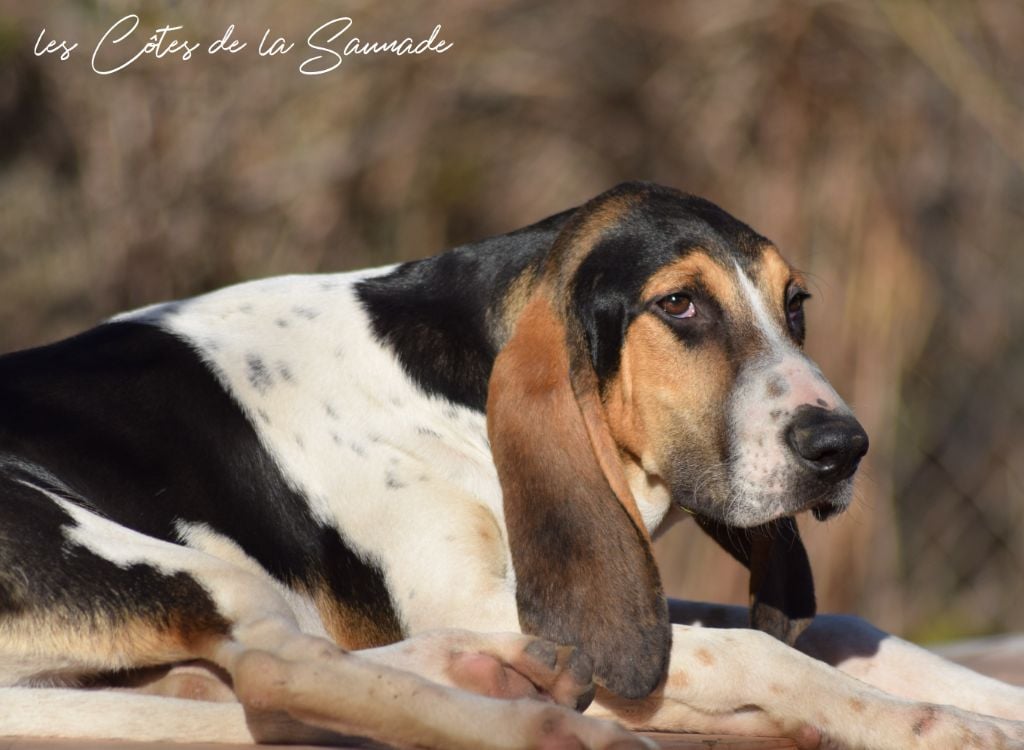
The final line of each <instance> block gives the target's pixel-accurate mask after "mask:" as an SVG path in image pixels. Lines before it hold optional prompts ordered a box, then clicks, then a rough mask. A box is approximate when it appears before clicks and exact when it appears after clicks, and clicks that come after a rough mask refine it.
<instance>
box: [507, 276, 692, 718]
mask: <svg viewBox="0 0 1024 750" xmlns="http://www.w3.org/2000/svg"><path fill="white" fill-rule="evenodd" d="M574 346H575V347H580V346H583V344H582V337H580V341H578V342H575V343H570V342H569V337H568V336H567V331H566V326H565V324H564V322H563V320H562V318H561V317H560V316H559V314H558V313H557V312H556V308H555V306H554V304H553V302H552V300H551V299H550V298H549V296H548V295H547V294H546V293H545V292H544V290H543V289H541V290H540V291H538V292H536V293H534V295H533V297H532V298H531V300H530V301H529V302H528V303H527V305H526V306H525V308H524V309H523V312H522V313H521V315H520V317H519V320H518V322H517V324H516V327H515V330H514V331H513V334H512V336H511V337H510V339H509V341H508V343H507V344H506V345H505V347H504V348H503V349H502V350H501V352H500V353H499V355H498V357H497V360H496V361H495V364H494V370H493V372H492V375H491V380H490V387H489V393H488V400H487V427H488V433H489V436H490V440H491V445H492V450H493V455H494V461H495V465H496V466H497V469H498V476H499V478H500V480H501V486H502V492H503V496H504V507H505V521H506V524H507V527H508V534H509V546H510V547H511V551H512V561H513V564H514V566H515V573H516V603H517V605H518V609H519V621H520V625H521V627H522V629H523V631H524V632H527V633H533V634H536V635H541V636H543V637H545V638H547V639H549V640H552V641H554V642H556V643H561V644H566V645H574V646H576V647H578V648H580V649H581V650H582V651H583V652H584V653H585V654H587V655H588V656H589V657H590V658H591V659H592V660H593V662H594V673H595V678H596V680H597V682H598V683H599V684H602V685H604V686H605V687H607V688H608V689H609V690H611V691H612V692H613V693H615V694H617V695H620V696H623V697H626V698H640V697H643V696H646V695H647V694H649V693H650V692H651V691H652V690H653V689H654V688H655V687H656V686H657V685H658V683H659V682H660V681H661V679H662V678H663V677H664V675H665V672H666V670H667V667H668V656H669V649H670V646H671V638H672V635H671V628H670V626H669V622H668V610H667V605H666V602H665V598H664V596H663V594H662V590H661V581H660V579H659V577H658V571H657V568H656V567H655V564H654V558H653V556H652V554H651V548H650V539H649V537H648V535H647V532H646V530H645V529H644V527H643V525H642V522H641V521H640V516H639V512H638V511H637V508H636V503H635V501H634V500H633V498H632V495H631V494H630V493H629V488H628V485H627V484H626V480H625V477H624V475H623V474H622V467H621V463H620V461H619V458H618V454H617V450H616V449H615V444H614V442H613V440H612V437H611V434H610V432H609V431H608V427H607V424H606V422H605V419H604V413H603V407H602V405H601V402H600V398H599V396H598V394H597V390H596V376H595V375H594V373H593V370H592V369H591V368H590V365H589V359H587V358H585V357H580V356H578V355H579V353H578V352H577V353H573V352H571V351H570V349H572V348H573V347H574ZM570 363H573V364H570ZM577 363H579V364H577ZM573 369H575V372H571V370H573Z"/></svg>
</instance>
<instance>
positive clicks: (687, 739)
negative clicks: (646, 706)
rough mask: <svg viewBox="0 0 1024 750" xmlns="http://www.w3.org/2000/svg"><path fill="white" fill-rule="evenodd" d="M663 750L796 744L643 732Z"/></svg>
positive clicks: (792, 748)
mask: <svg viewBox="0 0 1024 750" xmlns="http://www.w3.org/2000/svg"><path fill="white" fill-rule="evenodd" d="M643 735H644V736H645V737H650V738H651V739H652V740H654V741H655V742H657V743H658V746H659V747H661V748H663V750H797V747H796V743H795V742H793V741H792V740H787V739H784V738H781V737H736V736H725V735H722V734H715V735H711V734H677V733H674V732H643Z"/></svg>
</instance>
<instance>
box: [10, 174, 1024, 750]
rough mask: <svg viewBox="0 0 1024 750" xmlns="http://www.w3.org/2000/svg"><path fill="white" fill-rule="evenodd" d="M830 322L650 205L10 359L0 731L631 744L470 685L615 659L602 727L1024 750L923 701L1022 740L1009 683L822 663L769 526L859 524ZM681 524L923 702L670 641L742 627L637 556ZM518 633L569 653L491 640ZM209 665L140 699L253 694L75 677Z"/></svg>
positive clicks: (775, 272) (759, 268)
mask: <svg viewBox="0 0 1024 750" xmlns="http://www.w3.org/2000/svg"><path fill="white" fill-rule="evenodd" d="M805 296H807V295H806V293H805V292H804V291H803V288H802V285H801V281H800V277H799V275H798V274H795V273H794V272H793V271H792V270H791V269H790V268H789V267H788V266H787V265H786V264H785V262H784V261H782V259H781V257H780V256H778V254H777V252H776V251H775V250H774V248H772V247H771V245H770V244H769V243H767V241H765V240H764V239H763V238H761V237H759V236H758V235H756V234H755V233H753V232H752V231H751V230H749V228H747V227H745V226H744V225H742V224H740V223H739V222H737V221H736V220H735V219H732V218H731V217H729V216H728V215H727V214H725V213H724V212H722V211H720V210H719V209H717V208H715V207H714V206H712V205H711V204H708V203H706V202H704V201H701V200H699V199H695V198H692V197H689V196H683V195H681V194H679V193H676V192H674V191H669V190H666V189H663V188H657V187H655V186H649V185H626V186H621V187H620V188H617V189H616V190H614V191H611V192H609V193H606V194H604V195H603V196H599V198H597V199H595V200H594V201H592V202H591V203H589V204H587V205H586V206H584V207H581V208H580V209H576V210H573V211H567V212H564V213H562V214H559V215H557V216H554V217H551V218H550V219H547V220H545V221H543V222H540V223H539V224H537V225H534V226H532V227H529V228H527V229H524V230H520V231H519V232H515V233H512V234H510V235H506V236H504V237H500V238H495V239H493V240H487V241H484V242H481V243H478V244H477V245H471V246H467V247H464V248H459V249H457V250H454V251H451V252H450V253H448V254H445V255H442V256H438V257H436V258H433V259H428V260H426V261H421V262H417V263H412V264H406V265H403V266H398V267H392V268H384V269H376V270H373V271H367V272H359V273H350V274H339V275H329V276H296V277H285V278H279V279H269V280H265V281H259V282H252V283H248V284H243V285H240V286H236V287H232V288H229V289H225V290H221V291H218V292H214V293H211V294H208V295H205V296H202V297H198V298H195V299H192V300H186V301H183V302H177V303H170V304H166V305H158V306H154V307H151V308H146V309H144V310H141V311H137V312H135V313H129V314H126V315H124V316H120V317H119V318H116V319H114V320H113V321H111V322H109V323H107V324H104V325H103V326H100V327H99V328H97V329H94V330H92V331H90V332H87V333H85V334H82V335H81V336H78V337H75V338H73V339H69V340H67V341H64V342H60V343H58V344H54V345H52V346H49V347H43V348H41V349H36V350H29V351H26V352H20V353H15V354H11V355H7V356H6V357H5V358H3V359H2V360H0V685H7V686H10V687H7V688H3V689H0V736H3V735H5V734H22V735H34V736H40V735H53V734H58V735H61V736H93V737H109V736H117V737H129V738H130V737H136V738H142V739H146V738H157V737H163V738H171V739H179V740H183V739H196V740H204V739H205V740H214V741H216V740H224V741H245V740H249V739H252V738H254V737H255V738H256V739H262V740H269V739H281V738H284V739H290V740H295V739H301V738H303V737H306V736H307V735H306V734H304V732H306V730H307V729H308V728H309V727H310V726H313V727H318V728H319V729H321V730H326V731H327V732H340V733H351V734H356V735H359V736H369V737H373V738H376V739H380V740H384V741H387V742H392V743H396V744H417V745H422V746H432V747H467V748H469V747H498V746H503V747H504V746H508V747H519V746H535V745H545V744H550V745H552V746H553V745H556V744H558V743H559V742H563V741H565V740H566V739H567V738H569V737H575V738H577V739H578V740H580V741H582V742H583V743H584V744H586V745H588V746H595V747H603V746H608V745H610V744H612V743H615V742H619V741H623V742H630V741H634V740H632V739H631V738H630V735H628V734H626V733H625V732H623V731H622V730H620V729H618V728H616V727H614V726H613V725H611V724H608V723H605V722H600V721H597V720H594V719H590V718H584V717H580V716H578V715H576V714H574V713H573V712H571V711H569V710H567V709H564V708H560V707H557V706H554V705H551V704H550V703H544V702H541V701H534V700H512V701H510V700H494V699H492V698H483V697H479V696H477V695H474V694H472V693H484V694H487V695H491V696H495V697H498V698H508V697H519V696H531V695H535V694H536V693H538V692H539V693H543V694H545V695H547V696H549V697H551V698H553V699H554V700H555V701H557V702H558V703H561V704H563V705H567V706H573V705H576V704H579V705H581V706H582V705H584V704H586V703H588V702H589V700H590V691H591V689H592V686H591V683H590V668H591V667H590V665H591V663H593V668H594V674H595V676H596V680H597V683H598V685H599V686H601V688H602V690H601V693H600V694H599V699H598V702H597V703H596V704H595V708H594V709H592V712H593V713H598V712H604V714H605V715H610V716H612V717H614V718H617V719H619V720H620V721H622V722H624V723H627V724H629V725H630V726H633V727H645V728H663V729H688V730H697V731H701V730H703V731H737V732H762V733H766V732H783V733H786V734H789V735H792V736H795V737H798V738H800V739H801V741H802V742H804V743H806V744H808V745H809V746H810V745H813V744H814V743H815V742H816V741H817V739H818V738H820V737H825V738H827V739H828V740H829V741H830V742H834V743H836V744H837V745H842V746H850V747H862V746H863V747H877V748H894V749H895V748H905V747H916V746H920V747H949V748H954V747H957V748H960V747H979V748H980V747H997V746H998V747H1002V746H1013V747H1018V746H1024V725H1021V724H1019V723H1015V722H1010V721H1002V720H997V719H989V718H984V717H982V716H979V715H974V714H968V713H966V712H964V711H959V710H957V709H951V708H948V707H940V706H936V705H932V703H934V702H946V701H950V702H956V703H957V704H958V705H961V706H962V708H964V709H968V710H972V711H980V712H986V713H993V714H1000V715H1001V716H1003V717H1004V719H1020V718H1024V697H1022V696H1021V694H1020V693H1019V692H1017V691H1015V690H1014V689H1012V688H1009V687H1006V686H1002V685H1000V684H998V683H995V682H992V681H988V680H985V679H984V678H981V677H978V676H976V675H972V674H971V673H968V672H966V670H960V669H959V668H956V667H953V666H952V665H948V664H946V663H945V662H941V661H940V660H938V659H935V658H933V657H930V656H928V655H926V654H924V653H923V652H920V651H918V650H916V649H914V648H913V647H911V646H909V645H907V644H903V643H902V642H899V641H897V640H896V639H888V640H885V641H882V640H881V636H880V634H877V633H876V632H874V631H870V630H869V629H868V628H867V627H866V626H864V625H863V624H860V623H852V624H851V623H850V622H846V621H841V620H835V619H828V618H819V620H818V621H816V622H815V624H814V625H813V626H811V628H810V629H809V630H807V631H806V632H805V633H804V634H803V636H801V637H800V640H799V641H797V638H798V636H800V633H801V632H802V631H803V629H804V627H805V626H806V620H808V619H809V616H810V615H811V614H813V601H812V600H811V601H810V603H809V602H808V596H809V592H807V591H805V592H803V593H799V592H798V594H796V595H794V594H792V591H791V590H792V588H793V586H792V585H789V584H787V581H794V580H798V579H799V578H800V576H804V577H805V578H806V581H804V583H803V584H801V585H803V586H804V587H805V588H806V587H809V585H810V584H809V577H808V576H809V574H808V573H807V571H806V570H805V568H806V558H805V557H803V556H802V555H803V551H802V547H800V545H799V540H798V538H797V537H794V536H793V534H794V533H795V532H794V527H793V526H792V525H786V522H784V521H779V519H785V518H786V517H788V516H791V515H792V514H794V513H796V512H799V511H802V510H806V509H812V510H814V512H815V514H816V515H818V516H819V517H826V516H828V515H830V514H831V513H834V512H837V511H839V510H842V509H843V508H844V507H845V505H846V504H847V503H848V502H849V498H850V482H851V476H852V474H853V472H854V471H855V469H856V466H857V462H858V461H859V459H860V457H861V456H862V455H863V453H864V451H865V450H866V447H867V443H866V436H864V435H863V431H862V430H861V429H860V427H859V425H857V424H856V421H855V420H853V418H852V416H850V414H849V410H848V409H847V408H846V406H845V405H844V404H843V403H842V401H841V399H840V398H839V397H838V395H836V394H835V392H834V391H833V390H832V389H831V387H830V386H829V385H828V384H827V382H826V381H825V380H824V378H823V377H822V376H821V374H820V373H819V372H818V371H817V369H816V368H815V367H814V366H813V364H812V363H810V361H809V360H807V359H806V357H804V356H803V354H802V352H801V351H800V346H801V343H802V337H803V317H802V310H801V303H802V300H803V298H804V297H805ZM676 507H683V508H685V509H687V510H689V511H690V512H693V513H696V514H697V515H698V517H699V518H700V520H701V522H702V525H704V526H705V528H706V529H707V530H709V531H710V532H711V533H712V534H714V535H716V538H718V539H719V541H720V542H721V543H722V544H723V545H724V546H726V547H727V548H729V549H730V551H731V552H733V554H734V555H736V556H737V557H738V558H739V559H741V560H742V561H743V562H745V563H746V564H748V566H750V567H751V570H752V573H753V574H754V579H755V581H754V582H752V586H753V587H754V603H755V605H757V606H756V607H755V615H754V619H755V624H758V625H759V626H762V627H763V629H766V630H770V631H772V632H774V633H775V634H776V635H779V636H780V637H782V638H785V639H786V640H789V641H790V642H793V641H796V642H797V643H798V645H799V646H800V647H801V648H802V649H804V650H805V651H808V652H809V653H812V654H814V655H816V656H818V657H820V658H823V659H826V660H828V661H831V662H832V663H833V664H840V663H841V664H842V666H843V668H844V669H847V670H848V671H852V672H854V673H855V674H857V675H858V676H860V677H862V678H863V679H866V680H868V681H872V682H874V683H875V684H878V685H880V686H881V687H883V688H886V689H891V690H894V691H897V692H901V693H903V694H905V695H906V696H907V697H908V698H913V699H915V700H920V701H930V702H931V703H914V702H909V701H903V700H899V699H897V698H894V697H892V696H889V695H886V694H884V693H882V692H880V691H876V690H873V689H871V688H868V687H867V686H866V685H865V684H863V683H861V682H858V681H856V680H852V679H850V678H849V677H845V676H843V675H842V674H841V673H840V672H839V671H837V670H835V669H833V668H832V667H829V666H827V665H826V664H823V663H821V662H819V661H815V660H814V659H811V658H809V657H807V656H805V655H803V654H800V653H799V652H797V651H795V650H792V649H790V648H789V647H787V646H785V645H783V644H782V643H779V642H778V641H777V640H774V639H772V638H770V637H769V636H767V635H764V634H763V633H758V632H756V631H753V630H712V629H708V628H698V627H692V626H687V625H683V624H676V625H670V624H669V620H670V614H671V619H672V621H673V622H676V623H683V622H692V621H694V620H698V619H699V620H702V621H704V624H719V625H741V624H743V623H742V622H738V621H737V618H744V617H745V615H742V614H739V613H737V612H736V611H732V610H724V609H722V608H717V609H715V610H711V609H700V608H699V607H696V605H683V604H681V603H679V604H673V607H672V611H671V612H669V611H668V609H667V608H666V604H665V601H664V598H663V596H662V594H661V589H660V583H659V579H658V574H657V570H656V569H655V567H654V564H653V560H652V558H651V555H650V546H649V543H650V535H651V534H652V533H654V532H655V530H656V529H658V528H659V527H660V526H662V525H663V524H664V523H665V518H666V516H667V515H668V514H669V513H670V511H672V509H673V508H676ZM673 512H674V511H673ZM739 527H748V528H749V527H760V529H761V531H762V532H763V533H764V534H767V536H764V537H761V536H758V535H757V534H755V535H754V536H753V537H745V536H744V535H743V534H741V533H738V532H736V531H735V529H736V528H739ZM787 529H788V532H786V530H787ZM723 530H724V532H723ZM784 532H785V533H784ZM773 535H774V536H773ZM737 539H738V540H739V541H736V540H737ZM794 560H795V562H794ZM780 571H782V572H780ZM794 571H795V575H794ZM757 607H760V609H758V608H757ZM757 612H761V613H767V615H764V616H763V618H762V619H761V620H759V619H758V618H759V615H758V614H757ZM714 618H717V619H718V620H719V622H710V623H709V622H708V621H709V619H714ZM439 629H440V630H439ZM454 629H459V630H454ZM518 632H524V633H529V634H532V635H537V636H540V637H542V638H544V639H547V640H538V639H536V638H533V637H530V636H520V635H482V634H488V633H518ZM844 639H845V642H844ZM331 641H332V642H334V643H336V644H339V645H340V646H341V647H343V648H344V649H350V650H355V649H369V650H367V651H363V652H362V653H361V654H360V656H354V655H351V654H347V653H344V652H343V651H341V650H338V649H336V648H334V647H332V646H330V645H329V642H331ZM552 641H553V642H555V643H557V644H560V645H564V646H572V647H575V649H573V648H567V647H560V648H556V647H555V646H554V645H552V643H551V642H552ZM392 644H394V645H392ZM844 649H846V650H844ZM871 651H874V652H875V653H874V655H873V657H872V658H868V652H871ZM195 660H199V661H200V663H201V664H202V665H203V666H202V667H201V670H202V672H201V674H203V675H209V679H207V678H205V677H198V678H196V679H193V678H192V677H190V674H191V673H190V672H189V669H194V668H186V669H184V670H181V669H177V670H175V671H172V672H171V673H170V674H169V675H165V676H164V677H163V678H162V679H159V680H157V681H156V682H155V683H154V684H155V685H156V686H157V687H155V688H154V687H153V686H152V685H151V686H150V687H149V688H144V689H143V690H148V689H152V690H155V691H157V692H165V693H167V692H169V693H171V694H173V695H182V694H188V693H190V691H193V690H199V692H201V693H205V691H207V690H212V691H213V695H212V696H208V697H218V698H228V699H230V701H229V702H224V703H219V704H215V703H205V702H200V701H185V700H182V699H180V698H177V697H160V698H153V697H151V696H140V695H126V694H125V693H123V692H120V691H116V690H110V689H108V690H96V689H93V690H83V689H72V688H68V687H67V686H69V685H73V686H77V685H87V686H91V687H107V688H110V687H112V686H114V685H116V684H119V683H121V682H124V681H125V679H126V678H125V677H124V673H125V671H127V672H128V673H129V674H130V675H132V678H131V679H132V680H134V681H135V683H136V685H138V684H139V683H140V682H143V681H144V680H139V679H138V676H139V675H140V674H143V672H142V671H141V670H142V668H147V667H152V666H154V665H163V666H173V665H180V664H184V663H191V662H194V661H195ZM921 670H925V673H924V674H919V675H909V673H910V672H913V671H917V672H920V671H921ZM414 673H416V674H418V675H420V676H416V674H414ZM666 674H667V680H666ZM183 675H184V676H183ZM218 675H219V677H220V678H221V679H218ZM211 684H212V685H214V687H213V688H211V687H210V685H211ZM197 685H198V686H199V687H198V688H197V687H196V686H197ZM218 685H219V686H220V689H219V692H218V688H217V687H216V686H218ZM227 685H230V686H231V691H233V692H229V691H228V689H227V687H226V686H227ZM41 686H49V687H41ZM183 686H184V687H183ZM458 688H463V689H461V690H460V689H458ZM652 691H653V693H652ZM944 691H945V692H944ZM808 696H809V697H808ZM235 698H237V699H239V700H240V701H241V704H239V703H237V702H231V701H233V700H234V699H235ZM140 702H141V703H140ZM243 704H244V706H245V708H244V711H245V712H246V713H243V707H242V705H243ZM54 712H59V714H60V716H61V717H63V718H62V722H63V723H62V724H61V725H59V726H55V725H54V723H53V722H54V717H53V714H54ZM284 714H287V715H288V716H289V717H291V718H288V719H285V718H283V716H284ZM140 716H142V717H143V719H142V720H140V718H139V717H140ZM315 738H316V739H320V740H329V739H331V737H330V736H328V735H326V734H324V735H320V736H317V737H315ZM1000 742H1001V743H1004V744H997V743H1000ZM1012 743H1017V744H1012Z"/></svg>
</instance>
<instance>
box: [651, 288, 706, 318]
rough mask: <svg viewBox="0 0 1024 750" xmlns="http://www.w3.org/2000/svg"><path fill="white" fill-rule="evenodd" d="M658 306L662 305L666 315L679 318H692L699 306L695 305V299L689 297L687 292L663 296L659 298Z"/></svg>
mask: <svg viewBox="0 0 1024 750" xmlns="http://www.w3.org/2000/svg"><path fill="white" fill-rule="evenodd" d="M658 307H660V308H661V309H662V310H663V311H664V312H665V314H666V315H668V316H670V317H673V318H679V319H680V320H682V319H683V318H692V317H693V316H694V315H696V314H697V308H696V307H694V306H693V300H691V299H690V298H689V297H687V296H686V295H685V294H680V293H678V292H677V293H676V294H670V295H668V296H667V297H662V298H661V299H660V300H658Z"/></svg>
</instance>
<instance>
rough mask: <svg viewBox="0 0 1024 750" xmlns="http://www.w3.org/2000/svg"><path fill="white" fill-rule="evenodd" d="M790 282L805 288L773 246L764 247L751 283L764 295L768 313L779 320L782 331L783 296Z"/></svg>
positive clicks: (798, 276) (784, 325)
mask: <svg viewBox="0 0 1024 750" xmlns="http://www.w3.org/2000/svg"><path fill="white" fill-rule="evenodd" d="M791 280H792V281H793V282H795V283H796V284H798V285H799V286H801V287H806V282H805V280H804V278H803V276H802V275H801V274H800V273H799V272H797V271H794V270H793V267H792V266H790V265H789V263H787V262H786V260H785V259H784V258H783V257H782V255H781V254H780V253H779V251H778V249H777V248H776V247H775V246H774V245H765V246H764V249H763V250H762V251H761V258H760V260H759V263H758V264H757V273H756V275H755V278H754V279H753V281H754V283H755V284H756V285H757V287H758V289H760V290H761V293H762V294H763V295H764V300H765V303H766V306H767V308H768V310H769V312H770V313H771V315H772V316H773V317H775V318H776V319H778V320H779V324H780V325H781V326H782V329H783V330H784V331H785V330H786V326H787V324H786V309H785V295H786V288H787V287H788V286H789V283H790V281H791Z"/></svg>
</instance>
